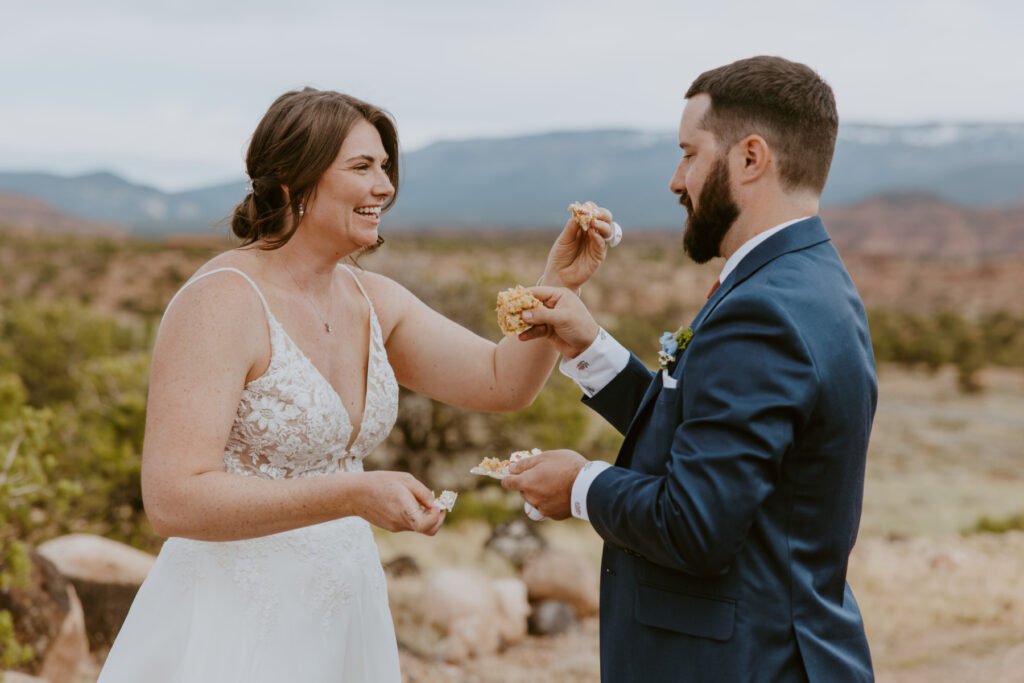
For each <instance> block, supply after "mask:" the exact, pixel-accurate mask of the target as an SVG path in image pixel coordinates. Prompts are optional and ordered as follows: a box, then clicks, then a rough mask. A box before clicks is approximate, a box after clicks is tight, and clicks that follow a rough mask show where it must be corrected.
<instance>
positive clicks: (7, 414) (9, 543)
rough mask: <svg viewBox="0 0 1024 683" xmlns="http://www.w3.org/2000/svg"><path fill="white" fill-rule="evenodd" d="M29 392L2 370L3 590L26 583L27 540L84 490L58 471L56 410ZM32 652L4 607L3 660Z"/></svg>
mask: <svg viewBox="0 0 1024 683" xmlns="http://www.w3.org/2000/svg"><path fill="white" fill-rule="evenodd" d="M27 397H28V392H27V391H26V390H25V387H24V385H23V384H22V382H21V379H20V378H18V376H17V375H14V374H11V373H0V500H3V501H4V504H3V505H0V591H7V590H9V589H11V588H13V587H25V586H26V585H27V582H28V577H29V571H30V568H31V564H30V562H29V558H28V543H30V542H33V541H35V540H38V538H39V536H40V534H41V532H42V529H44V528H46V527H48V526H49V524H50V520H56V519H62V518H65V517H66V515H67V511H68V507H69V503H70V501H71V500H72V499H73V498H74V497H75V496H77V495H79V494H80V492H81V488H80V487H79V486H78V485H77V484H75V483H74V482H71V481H68V480H66V479H62V478H60V477H59V476H58V475H57V474H56V470H57V464H58V456H57V453H58V451H59V448H58V446H57V444H56V443H55V441H54V438H53V437H54V432H55V430H54V425H53V420H54V415H53V413H52V411H51V410H50V409H48V408H34V407H32V406H29V405H27V404H26V399H27ZM32 657H33V652H32V648H31V646H30V645H29V644H26V643H21V642H18V640H17V638H16V636H15V631H14V624H13V619H12V617H11V614H10V613H9V612H7V611H6V610H4V611H0V665H2V666H4V667H12V666H16V665H18V664H20V663H22V662H26V661H29V660H31V659H32Z"/></svg>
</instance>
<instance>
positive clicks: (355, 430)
mask: <svg viewBox="0 0 1024 683" xmlns="http://www.w3.org/2000/svg"><path fill="white" fill-rule="evenodd" d="M367 303H368V304H370V315H369V316H368V319H367V326H368V328H369V329H368V332H369V338H368V339H367V342H368V343H367V348H366V377H365V384H364V385H363V412H362V414H361V415H360V416H359V426H358V427H357V426H356V423H355V422H353V421H352V416H351V415H350V414H349V412H348V408H346V407H345V401H344V399H342V398H341V394H339V393H338V390H337V389H335V388H334V385H333V384H331V382H330V380H328V379H327V377H325V376H324V373H322V372H321V371H320V368H318V367H317V366H316V363H314V362H313V361H312V360H311V359H310V357H309V356H308V355H306V352H305V351H303V350H302V347H301V346H299V345H298V343H297V342H296V341H295V340H294V339H292V336H291V335H290V334H288V330H286V329H284V325H282V324H281V321H280V320H278V319H277V316H276V315H274V314H273V312H272V311H271V310H270V307H269V306H268V307H267V314H268V315H269V316H270V319H271V320H272V321H273V323H274V324H275V325H277V327H278V329H280V330H281V334H282V335H284V338H285V339H286V340H288V343H289V344H291V345H292V348H293V349H295V350H296V351H297V352H298V354H299V356H300V357H301V358H302V359H303V360H304V361H306V364H307V365H309V367H310V368H312V370H313V372H314V373H315V374H316V376H317V377H318V378H320V381H322V382H323V383H324V384H325V385H326V386H327V388H328V390H330V392H331V395H332V396H334V398H335V400H336V401H337V402H338V406H339V407H340V408H341V412H342V414H343V415H344V416H345V421H346V422H348V426H349V429H350V430H352V433H351V434H350V435H349V438H348V443H347V444H346V445H345V451H346V452H349V451H351V450H352V447H353V446H355V445H356V442H357V441H359V437H360V436H362V435H363V423H364V422H365V421H366V406H367V404H368V403H369V398H370V364H371V363H373V320H374V315H373V304H372V303H370V302H369V301H367ZM270 355H271V362H273V355H274V350H273V348H271V350H270Z"/></svg>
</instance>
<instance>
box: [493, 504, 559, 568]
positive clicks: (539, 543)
mask: <svg viewBox="0 0 1024 683" xmlns="http://www.w3.org/2000/svg"><path fill="white" fill-rule="evenodd" d="M484 547H485V548H487V549H488V550H491V551H493V552H495V553H497V554H498V555H501V556H502V557H504V558H505V559H506V560H508V561H509V562H511V563H512V565H513V566H514V567H515V568H516V569H522V568H523V565H524V564H526V562H527V561H528V560H529V559H530V558H531V557H533V556H534V555H536V554H537V553H539V552H541V551H542V550H544V549H545V548H546V547H547V541H545V540H544V537H543V536H541V535H540V533H539V532H538V531H537V525H536V524H535V523H534V522H528V521H526V520H525V519H523V518H521V517H516V518H514V519H511V520H509V521H507V522H502V523H501V524H499V525H497V526H496V527H494V531H493V532H492V533H491V537H490V538H488V539H487V542H486V543H484Z"/></svg>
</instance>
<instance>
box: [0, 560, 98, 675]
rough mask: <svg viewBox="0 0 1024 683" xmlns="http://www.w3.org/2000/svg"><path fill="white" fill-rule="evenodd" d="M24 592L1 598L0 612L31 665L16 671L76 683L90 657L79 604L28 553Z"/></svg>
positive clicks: (65, 584)
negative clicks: (27, 653) (6, 615)
mask: <svg viewBox="0 0 1024 683" xmlns="http://www.w3.org/2000/svg"><path fill="white" fill-rule="evenodd" d="M29 557H30V559H31V562H32V568H31V572H30V576H29V585H28V587H27V588H10V589H8V590H7V591H3V592H0V610H9V611H10V613H11V616H12V617H13V620H14V631H15V635H16V637H17V638H18V640H19V642H21V643H24V644H26V645H30V646H31V647H32V649H33V651H34V652H35V659H33V660H32V661H30V662H27V663H26V664H24V665H23V666H19V667H18V669H19V670H20V671H21V672H23V673H28V674H31V675H34V676H39V677H41V678H45V679H46V680H48V681H49V682H50V683H75V681H77V679H78V674H79V671H80V670H81V668H82V666H83V665H84V664H85V663H86V661H87V659H88V657H89V647H88V639H87V638H86V634H85V620H84V618H83V615H82V604H81V603H80V602H79V600H78V596H77V595H76V594H75V589H74V586H72V585H71V583H70V582H69V581H68V580H67V579H66V578H64V576H62V575H61V573H60V572H59V571H58V570H57V567H55V566H54V565H53V563H52V562H50V561H49V560H47V559H46V558H45V557H43V556H42V555H40V554H38V553H36V552H31V553H30V554H29Z"/></svg>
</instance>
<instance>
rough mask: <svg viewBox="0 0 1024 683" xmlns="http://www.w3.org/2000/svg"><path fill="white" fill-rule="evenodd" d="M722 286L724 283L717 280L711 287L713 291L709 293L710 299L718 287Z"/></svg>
mask: <svg viewBox="0 0 1024 683" xmlns="http://www.w3.org/2000/svg"><path fill="white" fill-rule="evenodd" d="M720 284H722V283H721V282H719V281H718V280H715V284H713V285H711V291H710V292H708V298H709V299H710V298H711V295H712V294H714V293H715V290H716V289H718V285H720Z"/></svg>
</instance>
